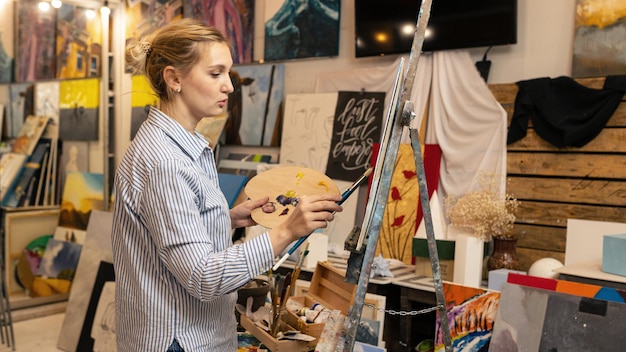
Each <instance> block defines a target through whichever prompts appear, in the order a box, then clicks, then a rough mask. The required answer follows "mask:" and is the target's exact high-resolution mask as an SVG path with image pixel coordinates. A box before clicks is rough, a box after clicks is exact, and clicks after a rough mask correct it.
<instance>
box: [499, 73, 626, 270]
mask: <svg viewBox="0 0 626 352" xmlns="http://www.w3.org/2000/svg"><path fill="white" fill-rule="evenodd" d="M577 81H578V82H579V83H581V84H583V85H585V86H588V87H592V88H597V89H600V88H602V86H603V84H604V78H603V77H602V78H586V79H577ZM489 87H490V89H491V91H492V93H493V94H494V96H495V97H496V99H497V100H498V101H499V102H500V103H501V104H502V106H503V107H504V109H505V110H506V111H507V114H508V117H509V124H510V121H511V116H512V114H513V110H514V103H515V97H516V95H517V85H516V84H515V83H512V84H491V85H490V86H489ZM625 98H626V96H625ZM507 179H508V183H507V192H508V193H510V194H513V195H515V196H516V197H517V198H518V199H519V200H520V207H519V210H518V212H517V214H516V215H517V220H516V224H515V229H514V232H515V233H516V234H517V235H518V237H519V241H518V254H519V256H520V260H521V264H522V269H523V270H528V268H529V267H530V265H531V264H532V263H533V262H534V261H535V260H537V259H540V258H544V257H552V258H556V259H558V260H560V261H561V262H563V261H564V259H565V238H566V227H567V219H571V218H573V219H587V220H598V221H613V222H625V221H626V99H623V100H622V103H621V104H620V106H619V108H618V110H617V111H616V112H615V113H614V114H613V116H612V117H611V119H610V120H609V121H608V123H607V125H606V126H605V128H604V129H603V131H602V132H601V133H600V134H599V135H598V136H597V137H596V138H595V139H593V140H592V141H591V142H589V143H588V144H586V145H585V146H583V147H581V148H575V147H567V148H557V147H554V146H553V145H552V144H550V143H548V142H547V141H545V140H543V139H542V138H541V137H539V136H537V134H536V133H535V131H534V130H533V128H532V118H531V123H530V125H529V128H528V134H527V135H526V137H524V138H522V139H521V140H519V141H517V142H515V143H513V144H511V145H509V146H508V148H507Z"/></svg>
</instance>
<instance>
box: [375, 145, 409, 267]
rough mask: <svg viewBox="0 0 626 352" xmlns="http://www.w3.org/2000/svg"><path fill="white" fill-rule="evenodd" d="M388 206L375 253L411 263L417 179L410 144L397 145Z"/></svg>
mask: <svg viewBox="0 0 626 352" xmlns="http://www.w3.org/2000/svg"><path fill="white" fill-rule="evenodd" d="M389 187H390V188H389V194H388V195H387V205H386V206H385V211H384V213H383V220H382V223H381V226H380V235H379V236H380V237H379V239H378V246H377V247H376V255H378V254H381V255H382V256H383V257H384V258H392V259H397V260H400V261H402V262H404V263H405V264H409V265H410V264H411V261H412V259H413V237H414V236H415V232H416V231H417V221H416V219H417V208H418V204H419V182H418V179H417V173H416V172H415V158H414V156H413V148H412V147H411V145H410V144H406V143H403V144H400V145H399V147H398V156H397V157H396V163H395V167H394V170H393V174H392V175H391V183H390V185H389Z"/></svg>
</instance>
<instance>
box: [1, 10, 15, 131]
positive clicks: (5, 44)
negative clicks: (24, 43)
mask: <svg viewBox="0 0 626 352" xmlns="http://www.w3.org/2000/svg"><path fill="white" fill-rule="evenodd" d="M13 9H14V6H13V2H11V1H1V2H0V13H2V14H3V17H4V18H3V20H2V21H0V83H10V82H13V72H14V71H15V68H14V64H15V50H14V40H13V33H14V28H13V27H14V23H13V18H14V13H13ZM0 126H2V125H0ZM0 129H1V127H0ZM0 132H1V131H0Z"/></svg>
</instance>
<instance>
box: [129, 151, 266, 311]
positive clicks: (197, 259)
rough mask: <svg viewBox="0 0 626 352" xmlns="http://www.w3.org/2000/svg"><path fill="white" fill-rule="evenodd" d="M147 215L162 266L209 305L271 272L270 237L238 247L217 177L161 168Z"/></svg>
mask: <svg viewBox="0 0 626 352" xmlns="http://www.w3.org/2000/svg"><path fill="white" fill-rule="evenodd" d="M142 197H143V199H142V201H141V204H144V205H145V208H144V209H142V211H141V213H142V216H143V218H144V219H143V221H144V223H145V225H146V227H147V228H148V231H149V233H150V236H151V238H152V241H153V242H154V245H155V246H156V247H157V250H158V253H159V260H160V261H162V262H163V263H164V265H165V267H166V268H167V271H168V272H167V273H163V275H164V277H167V276H169V275H173V277H174V278H175V279H176V281H178V283H179V284H180V285H182V286H183V287H184V288H185V290H186V291H188V292H189V293H190V294H191V295H193V296H195V297H197V298H198V299H200V300H204V301H208V300H211V299H213V298H215V297H219V296H222V295H224V294H227V293H230V292H233V291H235V290H237V289H238V288H239V287H241V286H243V285H245V284H246V283H247V282H248V281H250V280H251V279H252V278H254V277H255V276H257V275H259V274H261V273H263V272H264V271H266V270H268V269H269V268H270V267H271V265H272V262H273V258H274V253H273V249H272V246H271V242H270V240H269V235H268V234H267V233H265V234H263V235H262V236H258V237H256V238H255V239H253V240H250V241H248V242H246V243H244V244H241V245H232V240H231V235H232V234H231V231H232V230H231V223H230V212H229V209H228V204H227V202H226V200H225V198H224V196H223V194H222V192H221V191H220V189H219V186H218V183H217V177H211V175H210V174H208V173H204V172H202V171H200V172H199V168H196V167H193V166H190V165H185V163H184V162H181V161H178V160H168V161H163V162H161V163H160V164H159V165H158V166H157V167H156V168H155V169H153V172H151V174H150V175H148V181H147V185H146V187H145V189H144V193H143V195H142Z"/></svg>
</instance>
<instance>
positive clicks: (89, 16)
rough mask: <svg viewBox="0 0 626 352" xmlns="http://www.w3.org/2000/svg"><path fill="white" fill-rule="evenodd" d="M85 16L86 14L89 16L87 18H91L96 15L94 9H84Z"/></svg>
mask: <svg viewBox="0 0 626 352" xmlns="http://www.w3.org/2000/svg"><path fill="white" fill-rule="evenodd" d="M85 16H87V18H89V19H93V18H95V17H96V11H94V10H91V9H90V10H86V11H85Z"/></svg>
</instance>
